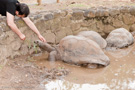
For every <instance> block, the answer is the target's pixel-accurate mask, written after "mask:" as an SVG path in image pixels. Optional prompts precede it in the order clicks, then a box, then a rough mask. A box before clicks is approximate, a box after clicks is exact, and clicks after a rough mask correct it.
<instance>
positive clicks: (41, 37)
mask: <svg viewBox="0 0 135 90" xmlns="http://www.w3.org/2000/svg"><path fill="white" fill-rule="evenodd" d="M38 38H39V39H40V40H41V41H42V42H46V40H45V38H44V37H43V36H42V35H38Z"/></svg>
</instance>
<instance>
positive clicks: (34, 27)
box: [22, 17, 46, 42]
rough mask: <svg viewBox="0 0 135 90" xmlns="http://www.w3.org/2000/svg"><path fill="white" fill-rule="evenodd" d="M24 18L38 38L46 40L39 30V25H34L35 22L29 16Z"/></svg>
mask: <svg viewBox="0 0 135 90" xmlns="http://www.w3.org/2000/svg"><path fill="white" fill-rule="evenodd" d="M22 19H23V20H24V22H25V23H26V24H27V25H28V26H29V27H30V28H31V29H32V30H33V31H34V32H35V33H36V34H37V35H38V38H39V39H40V40H41V41H43V42H46V40H45V38H44V37H43V36H42V35H41V34H40V32H39V31H38V29H37V27H36V26H35V25H34V23H33V22H32V21H31V20H30V19H29V17H26V18H22Z"/></svg>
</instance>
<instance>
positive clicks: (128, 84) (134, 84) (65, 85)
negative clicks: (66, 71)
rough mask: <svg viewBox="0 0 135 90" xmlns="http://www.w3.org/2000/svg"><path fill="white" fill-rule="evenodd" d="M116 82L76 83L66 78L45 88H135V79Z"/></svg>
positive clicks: (62, 89)
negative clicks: (117, 83) (109, 83)
mask: <svg viewBox="0 0 135 90" xmlns="http://www.w3.org/2000/svg"><path fill="white" fill-rule="evenodd" d="M116 82H118V81H117V80H113V82H112V83H111V85H107V83H103V84H95V85H94V84H93V85H92V84H75V83H71V82H68V81H65V80H56V81H51V82H49V83H48V84H46V85H45V88H46V89H47V90H135V80H134V81H131V80H129V81H126V80H124V82H119V85H116ZM120 84H121V85H120ZM114 85H115V86H114ZM121 86H122V87H121Z"/></svg>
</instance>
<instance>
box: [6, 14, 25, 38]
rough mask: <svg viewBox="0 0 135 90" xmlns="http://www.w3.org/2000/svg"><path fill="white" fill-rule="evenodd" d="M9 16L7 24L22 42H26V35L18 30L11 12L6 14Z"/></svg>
mask: <svg viewBox="0 0 135 90" xmlns="http://www.w3.org/2000/svg"><path fill="white" fill-rule="evenodd" d="M6 15H7V24H8V26H9V27H10V28H11V29H12V30H13V31H14V32H15V33H16V34H17V35H18V36H19V37H20V39H21V40H25V35H24V34H22V33H21V31H20V30H19V29H18V28H17V26H16V24H15V23H14V16H13V15H12V14H10V13H9V12H6Z"/></svg>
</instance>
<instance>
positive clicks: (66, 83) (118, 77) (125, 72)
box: [36, 44, 135, 90]
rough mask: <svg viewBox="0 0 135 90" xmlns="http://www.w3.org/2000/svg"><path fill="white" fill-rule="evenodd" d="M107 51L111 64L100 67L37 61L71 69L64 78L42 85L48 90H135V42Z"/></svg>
mask: <svg viewBox="0 0 135 90" xmlns="http://www.w3.org/2000/svg"><path fill="white" fill-rule="evenodd" d="M105 53H106V54H107V55H108V56H109V58H110V61H111V62H110V65H109V66H107V67H104V68H99V69H87V68H83V67H79V66H74V65H69V64H66V63H64V62H61V61H56V62H49V61H47V60H38V61H36V64H37V65H39V66H46V67H48V68H59V67H64V68H66V69H69V71H70V73H69V75H68V76H66V77H65V78H64V80H56V81H51V82H48V84H44V85H42V86H44V87H45V88H46V89H47V90H52V89H54V90H62V89H64V90H71V89H72V90H89V89H91V90H100V89H101V90H135V44H134V45H131V46H129V47H128V48H125V49H121V50H117V51H107V52H105ZM41 57H42V56H40V58H41Z"/></svg>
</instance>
